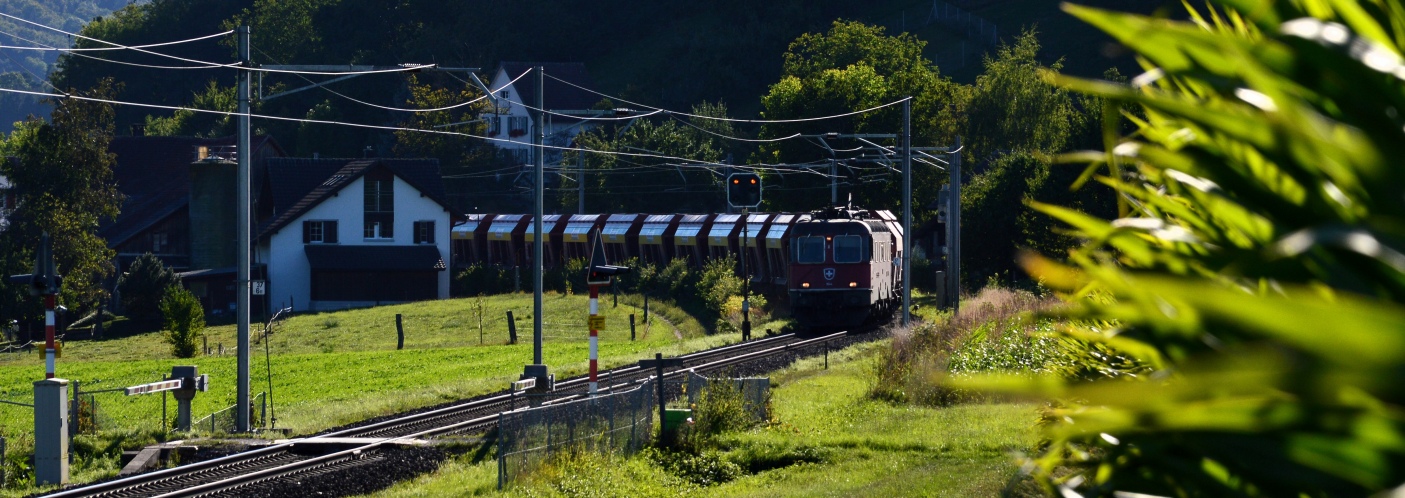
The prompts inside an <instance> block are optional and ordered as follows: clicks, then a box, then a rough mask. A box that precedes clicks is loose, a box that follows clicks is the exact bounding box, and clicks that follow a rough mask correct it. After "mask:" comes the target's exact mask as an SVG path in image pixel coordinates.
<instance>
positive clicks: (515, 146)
mask: <svg viewBox="0 0 1405 498" xmlns="http://www.w3.org/2000/svg"><path fill="white" fill-rule="evenodd" d="M537 66H541V67H542V68H543V69H544V70H545V71H546V75H547V77H546V78H545V85H544V86H545V87H546V93H545V94H544V95H543V99H544V101H545V106H544V108H545V109H546V110H548V111H551V113H554V114H546V116H545V119H544V121H545V126H544V127H543V128H542V130H543V133H544V134H545V135H546V141H545V143H546V145H554V146H560V147H565V146H568V145H570V144H571V140H572V139H574V138H575V136H576V135H578V134H580V133H581V132H582V131H585V130H586V129H589V128H590V127H592V126H595V123H598V122H592V121H588V120H583V119H580V118H579V117H576V116H598V115H602V114H610V113H612V111H600V110H592V109H591V107H594V106H595V104H596V103H598V102H600V101H601V100H602V99H603V97H600V96H599V95H596V94H593V93H590V92H589V91H586V90H584V89H583V88H593V86H594V83H593V82H592V81H591V79H590V74H589V73H587V72H586V70H585V64H581V63H579V62H574V63H562V62H503V63H501V64H499V65H498V69H497V72H496V73H495V74H494V75H493V79H492V83H491V84H490V85H489V86H488V88H490V89H494V90H496V93H495V94H494V96H493V97H494V98H493V99H491V100H492V104H493V108H492V110H490V111H489V114H488V115H487V116H485V117H484V119H486V120H487V121H488V136H489V137H492V138H497V139H501V140H505V141H498V142H495V143H496V144H497V146H498V148H500V149H503V150H506V151H508V152H509V153H511V154H512V156H513V158H514V159H516V160H517V161H518V162H520V163H530V162H532V160H533V157H532V124H533V121H534V120H535V119H536V112H535V111H534V110H533V109H534V108H536V107H537V74H536V71H535V70H534V69H535V68H536V67H537ZM524 75H525V76H524ZM561 80H565V81H566V82H569V83H566V82H562V81H561ZM573 85H574V86H573ZM523 104H526V105H525V106H524V105H523ZM529 107H530V108H529ZM560 156H561V152H560V151H559V150H555V151H553V150H548V151H547V152H546V162H548V163H552V162H556V160H559V158H560Z"/></svg>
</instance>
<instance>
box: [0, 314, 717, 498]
mask: <svg viewBox="0 0 1405 498" xmlns="http://www.w3.org/2000/svg"><path fill="white" fill-rule="evenodd" d="M480 303H481V305H482V306H481V307H482V309H483V312H482V318H483V320H482V332H481V335H480V329H479V320H478V317H479V313H478V311H477V310H478V309H479V305H480ZM631 303H638V304H642V302H640V301H639V300H638V299H635V298H627V297H625V296H621V299H620V304H619V306H618V307H614V306H612V305H611V300H610V298H609V297H606V298H602V299H601V305H600V314H601V315H603V316H605V318H606V321H607V325H606V328H605V330H603V331H601V332H600V365H601V368H609V367H612V366H618V365H624V364H628V363H631V362H634V361H637V360H638V359H641V358H647V357H652V356H653V354H654V353H655V352H662V353H664V354H665V355H669V356H673V355H678V354H683V353H686V352H691V351H696V350H699V349H703V348H707V347H712V346H717V345H721V344H724V343H728V342H734V341H736V340H738V339H739V336H738V335H736V334H716V335H712V336H706V335H704V332H703V331H704V329H703V327H702V326H701V325H700V324H699V323H698V322H697V320H695V319H693V318H692V317H690V316H688V315H687V314H686V313H683V312H681V311H679V310H678V309H677V308H674V307H672V306H670V305H668V304H667V303H660V302H658V301H651V302H650V320H649V323H648V324H645V323H643V320H642V319H643V310H642V309H640V307H638V306H635V305H631ZM543 305H544V309H545V313H544V317H543V322H544V334H543V335H544V341H543V342H544V344H543V357H544V360H545V362H546V363H547V364H549V365H551V368H552V371H553V372H554V373H555V374H556V375H557V377H558V378H561V377H565V376H569V375H575V374H580V373H584V372H585V371H586V369H587V368H588V362H587V360H588V356H589V343H588V341H587V339H588V335H589V334H588V330H587V328H586V325H585V322H586V316H587V314H588V313H587V298H586V297H584V296H577V295H547V296H546V298H545V301H544V303H543ZM508 310H512V311H513V314H514V315H515V319H516V322H517V331H518V344H515V345H514V344H507V341H508V331H507V318H506V312H507V311H508ZM397 313H398V314H401V315H402V323H403V327H404V330H405V345H404V349H403V350H397V349H396V342H397V337H396V329H395V315H396V314H397ZM631 313H633V314H635V315H636V316H637V318H638V322H639V323H638V325H637V327H636V340H633V341H631V340H630V331H629V314H631ZM532 321H533V320H532V296H531V295H530V294H510V295H501V296H492V297H486V298H483V299H482V300H481V301H480V300H479V299H477V298H465V299H451V300H442V301H426V302H418V303H411V304H403V305H393V306H381V307H376V308H365V309H356V310H347V311H339V312H329V313H313V314H300V315H294V316H291V317H289V318H288V319H287V320H285V321H283V322H282V323H280V324H279V325H277V326H276V327H275V329H274V333H273V334H272V336H271V342H269V343H268V344H267V350H268V352H269V356H268V358H267V360H266V359H265V354H264V350H265V344H264V343H262V342H258V343H255V344H254V345H253V346H252V348H251V349H252V358H251V370H252V390H253V392H254V393H259V392H263V391H268V390H269V387H270V386H269V374H268V373H269V371H270V370H271V371H272V373H273V375H272V390H273V393H274V396H273V401H274V413H273V414H274V415H276V425H277V427H279V428H285V429H289V430H291V431H292V434H293V435H299V434H310V433H313V432H317V431H320V430H323V429H327V428H330V427H335V426H339V425H344V424H348V423H352V422H357V421H361V420H365V419H367V418H371V417H376V416H380V415H385V414H389V413H395V412H399V411H403V410H407V409H412V408H418V407H423V406H429V405H433V404H438V403H442V402H448V401H453V400H458V399H463V398H467V397H471V396H475V395H479V394H483V393H487V392H492V391H496V390H500V389H503V388H504V387H506V386H507V385H508V382H510V381H512V380H516V378H517V376H518V375H519V374H520V373H521V370H522V365H523V364H526V363H531V362H532ZM253 329H254V335H255V336H257V335H258V334H259V333H260V332H261V331H262V330H263V326H262V324H256V325H255V326H254V327H253ZM206 336H207V337H208V343H209V346H210V349H211V350H212V354H211V355H208V356H207V355H202V356H199V357H196V358H190V359H176V358H173V357H171V353H170V346H169V345H168V344H166V343H165V342H164V341H163V340H162V338H161V336H160V334H158V333H147V334H138V335H133V336H129V337H122V338H111V339H99V340H81V341H70V342H68V343H67V344H65V347H64V350H63V358H61V359H60V360H59V361H58V365H57V366H58V368H57V370H58V375H59V377H60V378H65V379H70V380H74V381H78V382H79V383H80V384H81V388H82V389H83V390H84V391H91V390H97V389H111V388H120V387H125V386H131V385H137V384H142V383H147V382H153V381H156V380H161V379H162V378H164V376H166V375H169V373H170V371H171V366H173V365H192V364H193V365H197V366H199V368H200V371H201V372H202V373H207V374H209V375H210V377H211V381H212V386H211V388H210V391H209V392H205V393H200V394H199V395H197V396H196V398H195V400H194V402H193V407H192V412H193V413H194V416H195V417H197V418H198V417H203V416H205V415H208V414H210V413H212V412H215V411H217V410H221V409H224V408H226V407H228V406H230V405H231V404H233V403H234V399H235V389H236V386H235V378H236V377H235V372H236V362H235V356H234V355H235V352H234V344H235V327H233V326H219V327H212V328H209V329H207V330H206ZM220 345H223V348H224V351H223V354H220V353H219V349H220ZM43 372H44V366H43V362H42V360H41V359H40V358H39V356H38V354H37V353H32V352H31V353H13V354H0V399H5V400H12V401H20V402H29V400H31V399H33V395H32V389H33V388H32V383H33V382H34V381H35V380H38V379H42V378H43ZM97 400H98V405H99V408H98V410H97V416H98V420H99V422H100V427H101V428H102V429H103V432H102V433H101V434H100V435H99V436H97V437H94V436H79V437H78V438H77V439H75V452H74V453H75V461H74V466H73V478H72V480H73V481H74V482H85V481H90V480H94V479H100V478H103V477H106V476H110V475H113V474H115V473H116V471H117V470H118V467H117V457H118V456H119V455H120V453H121V450H122V449H133V448H135V447H140V446H142V445H144V444H149V443H152V442H156V441H159V440H162V439H166V438H176V437H186V436H185V435H182V434H169V433H167V432H166V431H165V430H164V429H163V427H164V426H163V424H162V422H161V413H162V395H160V394H152V395H144V396H132V397H126V396H123V395H122V393H120V392H119V393H102V394H99V395H98V398H97ZM255 409H256V410H257V409H258V407H257V406H256V407H255ZM167 413H168V418H167V424H169V423H170V422H171V421H170V418H173V417H174V416H175V403H174V401H173V400H170V404H169V408H168V412H167ZM33 427H34V425H33V412H32V409H30V408H26V407H19V406H14V405H5V404H0V435H3V436H5V437H7V438H8V439H9V441H8V442H9V445H8V451H7V457H8V458H7V464H8V465H7V467H8V470H9V471H10V477H11V478H10V481H9V482H10V486H11V487H9V488H8V489H5V490H4V492H3V494H4V495H7V496H8V495H11V494H14V493H22V494H27V493H30V492H33V491H36V489H34V488H30V487H28V482H29V481H28V480H27V478H32V474H30V475H29V476H26V475H25V474H26V473H25V470H27V469H28V466H27V464H25V463H24V461H25V459H26V458H28V456H29V454H30V453H32V451H33V449H32V445H33V441H32V436H31V433H32V431H33ZM203 432H205V431H201V430H200V429H199V428H197V434H196V435H200V434H202V433H203ZM16 486H18V488H17V487H16Z"/></svg>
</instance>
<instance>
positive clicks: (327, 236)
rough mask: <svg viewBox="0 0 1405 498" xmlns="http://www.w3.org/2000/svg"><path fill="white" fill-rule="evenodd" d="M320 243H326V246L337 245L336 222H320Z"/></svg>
mask: <svg viewBox="0 0 1405 498" xmlns="http://www.w3.org/2000/svg"><path fill="white" fill-rule="evenodd" d="M322 242H326V243H328V244H335V243H337V222H336V221H324V222H322Z"/></svg>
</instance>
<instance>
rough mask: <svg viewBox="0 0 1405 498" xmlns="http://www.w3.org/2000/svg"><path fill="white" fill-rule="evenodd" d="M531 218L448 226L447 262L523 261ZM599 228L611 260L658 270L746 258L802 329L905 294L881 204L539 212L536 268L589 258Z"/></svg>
mask: <svg viewBox="0 0 1405 498" xmlns="http://www.w3.org/2000/svg"><path fill="white" fill-rule="evenodd" d="M532 224H533V223H532V216H531V215H522V214H473V215H468V217H467V221H466V222H465V223H463V224H460V225H457V226H454V227H453V230H452V232H451V237H452V239H453V240H452V242H453V244H452V245H453V252H454V253H453V267H454V268H455V269H459V268H464V267H467V266H469V265H474V264H485V265H497V266H509V267H512V266H530V265H531V264H532V256H533V250H532V245H533V243H534V235H533V228H532ZM596 231H599V233H600V236H601V239H602V243H603V247H604V249H605V253H606V258H607V259H608V260H609V261H611V262H621V261H625V260H627V259H629V258H639V260H640V261H641V262H643V263H648V264H654V265H660V266H662V265H666V264H668V262H669V261H670V260H672V259H674V258H686V259H687V260H688V261H689V262H690V264H692V265H694V266H695V267H699V268H700V267H701V266H702V265H703V264H705V262H706V261H708V260H711V259H716V258H722V257H727V256H732V257H735V258H736V259H737V260H738V261H741V260H743V259H744V260H745V262H746V268H747V274H749V275H750V276H751V283H752V285H754V286H758V288H763V289H766V288H768V289H769V290H772V291H777V292H779V291H781V290H784V291H785V295H786V296H787V297H788V298H789V301H790V307H791V309H792V315H794V317H795V320H796V322H797V325H799V326H801V327H803V328H807V329H813V330H839V329H846V328H851V327H854V326H858V325H861V324H863V323H865V322H869V321H874V320H877V319H882V318H884V317H886V316H889V315H890V314H891V313H892V311H893V310H894V309H896V308H897V306H898V304H899V303H900V302H901V300H902V297H901V296H902V282H901V279H902V271H901V267H900V265H901V262H902V247H903V244H902V237H903V232H902V225H901V224H900V223H898V221H897V219H896V218H895V217H894V216H893V214H892V213H891V212H888V211H885V210H864V209H852V208H848V207H836V208H830V209H824V210H820V211H815V212H812V213H750V214H747V215H741V214H610V215H603V214H576V215H554V214H553V215H546V216H543V217H542V260H543V261H542V263H543V266H544V267H546V268H553V267H557V266H559V265H563V264H565V262H566V261H568V260H571V259H576V258H586V257H588V256H589V254H590V246H591V242H592V240H591V239H590V234H592V233H595V232H596ZM738 271H740V268H738ZM739 276H740V275H739Z"/></svg>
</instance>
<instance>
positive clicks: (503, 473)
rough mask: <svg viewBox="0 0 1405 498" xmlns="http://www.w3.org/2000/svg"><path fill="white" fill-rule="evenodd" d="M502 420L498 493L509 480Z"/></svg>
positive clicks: (499, 441)
mask: <svg viewBox="0 0 1405 498" xmlns="http://www.w3.org/2000/svg"><path fill="white" fill-rule="evenodd" d="M507 314H508V315H509V316H511V315H512V312H511V311H509V312H507ZM514 392H515V391H514ZM502 419H503V414H502V413H499V414H498V431H499V432H498V491H502V487H503V484H504V482H505V481H506V480H507V455H505V454H503V450H504V449H506V447H507V444H506V443H504V441H503V440H505V439H507V438H504V437H503V436H502V432H501V431H502V426H503V425H502Z"/></svg>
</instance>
